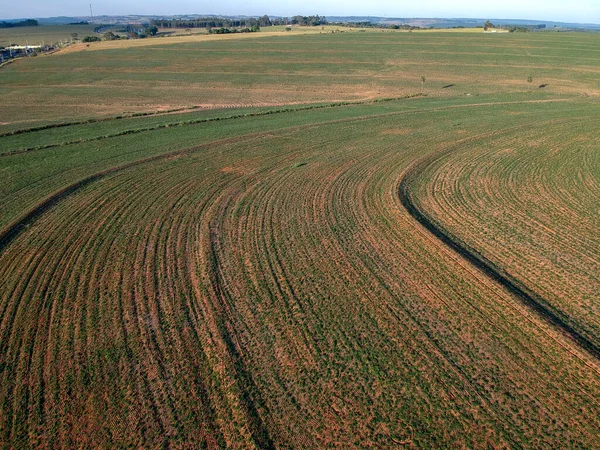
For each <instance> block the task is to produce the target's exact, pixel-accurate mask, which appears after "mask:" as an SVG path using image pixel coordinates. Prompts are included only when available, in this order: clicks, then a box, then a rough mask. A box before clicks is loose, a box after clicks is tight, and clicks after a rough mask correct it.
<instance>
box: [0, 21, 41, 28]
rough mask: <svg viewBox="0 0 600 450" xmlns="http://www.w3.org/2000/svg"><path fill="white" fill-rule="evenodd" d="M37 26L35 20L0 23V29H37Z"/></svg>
mask: <svg viewBox="0 0 600 450" xmlns="http://www.w3.org/2000/svg"><path fill="white" fill-rule="evenodd" d="M38 25H39V24H38V21H37V20H35V19H27V20H21V21H20V22H0V28H17V27H37V26H38Z"/></svg>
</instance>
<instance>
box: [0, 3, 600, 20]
mask: <svg viewBox="0 0 600 450" xmlns="http://www.w3.org/2000/svg"><path fill="white" fill-rule="evenodd" d="M90 2H91V3H92V6H93V10H94V15H97V16H99V15H125V14H140V15H175V14H222V15H247V16H255V15H264V14H268V15H271V16H288V17H289V16H293V15H298V14H302V15H310V14H319V15H321V16H326V17H327V16H328V15H329V16H380V17H426V18H432V17H438V18H454V17H460V18H470V17H472V18H495V19H531V20H534V19H537V20H550V21H556V22H579V23H600V0H499V1H498V0H497V1H481V0H453V1H449V0H420V1H414V0H413V1H406V0H283V1H282V0H225V1H207V0H168V1H165V0H58V1H54V2H53V1H50V0H22V1H7V2H4V1H3V3H4V6H3V7H2V8H0V18H2V19H11V18H29V17H56V16H75V17H79V16H88V15H89V4H90Z"/></svg>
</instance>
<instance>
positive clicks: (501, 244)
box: [413, 115, 600, 354]
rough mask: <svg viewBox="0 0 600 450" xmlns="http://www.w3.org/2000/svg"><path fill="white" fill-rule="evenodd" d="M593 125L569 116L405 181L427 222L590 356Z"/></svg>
mask: <svg viewBox="0 0 600 450" xmlns="http://www.w3.org/2000/svg"><path fill="white" fill-rule="evenodd" d="M595 123H596V121H595V118H594V117H593V115H592V117H589V116H588V115H586V116H585V117H584V118H577V117H569V118H566V119H565V120H564V121H561V122H558V123H553V124H552V126H551V127H544V129H545V130H546V131H545V132H544V133H543V135H540V133H539V132H538V131H537V130H523V131H522V132H521V133H518V134H517V135H515V136H507V137H503V138H499V139H488V140H484V141H482V142H479V143H477V145H464V146H462V147H461V148H459V149H457V150H456V151H454V152H451V153H448V154H446V155H444V156H443V157H440V158H438V159H437V160H435V161H433V162H431V164H429V166H428V167H425V168H423V169H422V170H421V172H420V177H421V180H420V181H419V180H415V182H414V183H413V184H414V185H415V187H416V188H417V191H418V193H417V194H415V196H414V198H415V199H416V201H415V203H416V204H417V205H416V206H417V208H418V209H419V210H420V211H422V212H423V211H424V212H425V213H424V214H425V215H426V216H427V217H428V219H427V220H428V221H431V222H433V223H435V227H436V228H443V229H444V231H443V233H444V234H450V235H452V236H453V237H452V240H458V241H459V242H460V243H461V244H460V245H461V246H466V247H468V248H470V249H477V252H478V253H479V254H480V255H479V256H478V259H482V257H481V254H483V255H485V258H484V259H485V262H484V264H485V265H486V266H488V267H490V266H493V267H494V268H495V269H494V270H495V271H496V272H499V273H501V274H502V276H503V277H504V278H505V279H507V280H508V279H510V280H520V281H519V282H518V286H519V289H520V290H522V291H524V292H527V296H530V297H531V296H532V295H533V296H534V297H537V300H535V302H536V303H540V304H542V305H543V309H544V310H545V312H544V314H548V315H550V316H553V317H554V319H552V320H554V321H555V322H561V323H563V324H564V325H565V327H566V328H565V329H566V330H567V329H568V333H569V334H572V335H574V336H578V337H576V339H577V340H579V341H580V342H581V343H582V344H583V345H584V346H585V347H587V348H588V349H590V350H591V351H592V352H593V353H595V354H598V345H599V344H598V342H599V339H600V323H599V322H598V317H599V316H598V311H597V305H596V302H595V299H596V298H597V294H598V292H600V278H598V273H600V266H598V262H599V261H600V255H599V254H598V249H599V248H600V241H598V236H597V227H598V220H597V219H598V215H597V199H598V192H599V190H600V181H599V180H598V178H597V176H596V174H597V173H598V172H597V170H598V169H597V168H598V158H597V152H596V151H595V148H596V144H597V143H596V142H595V141H594V139H593V138H592V136H593V129H594V128H595ZM471 253H472V252H471ZM513 284H514V283H513ZM533 292H537V293H538V294H539V295H538V294H533Z"/></svg>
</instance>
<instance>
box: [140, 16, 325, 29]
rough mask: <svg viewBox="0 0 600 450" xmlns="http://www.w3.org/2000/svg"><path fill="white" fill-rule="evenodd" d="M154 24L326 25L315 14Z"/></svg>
mask: <svg viewBox="0 0 600 450" xmlns="http://www.w3.org/2000/svg"><path fill="white" fill-rule="evenodd" d="M151 23H152V25H155V26H157V27H159V28H231V27H248V28H252V27H255V26H258V27H270V26H275V25H305V26H318V25H326V24H327V23H328V22H327V19H326V18H325V17H322V16H319V15H315V16H293V17H291V18H288V17H277V18H270V17H269V16H267V15H264V16H262V17H248V18H243V19H227V18H220V17H200V18H198V19H154V20H152V22H151Z"/></svg>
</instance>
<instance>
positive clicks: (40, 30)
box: [0, 24, 98, 47]
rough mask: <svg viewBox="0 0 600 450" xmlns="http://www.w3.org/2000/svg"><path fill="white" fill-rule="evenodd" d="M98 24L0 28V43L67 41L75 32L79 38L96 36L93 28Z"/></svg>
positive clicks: (18, 43) (55, 42)
mask: <svg viewBox="0 0 600 450" xmlns="http://www.w3.org/2000/svg"><path fill="white" fill-rule="evenodd" d="M97 26H98V25H95V24H88V25H40V26H37V27H17V28H0V45H2V46H4V47H7V46H8V45H10V44H15V45H26V44H28V45H42V43H44V44H46V45H51V44H58V43H59V42H68V41H70V40H71V39H72V34H73V33H76V34H77V36H78V37H79V38H80V39H81V38H83V37H85V36H97V35H96V33H94V29H95V28H96V27H97Z"/></svg>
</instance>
